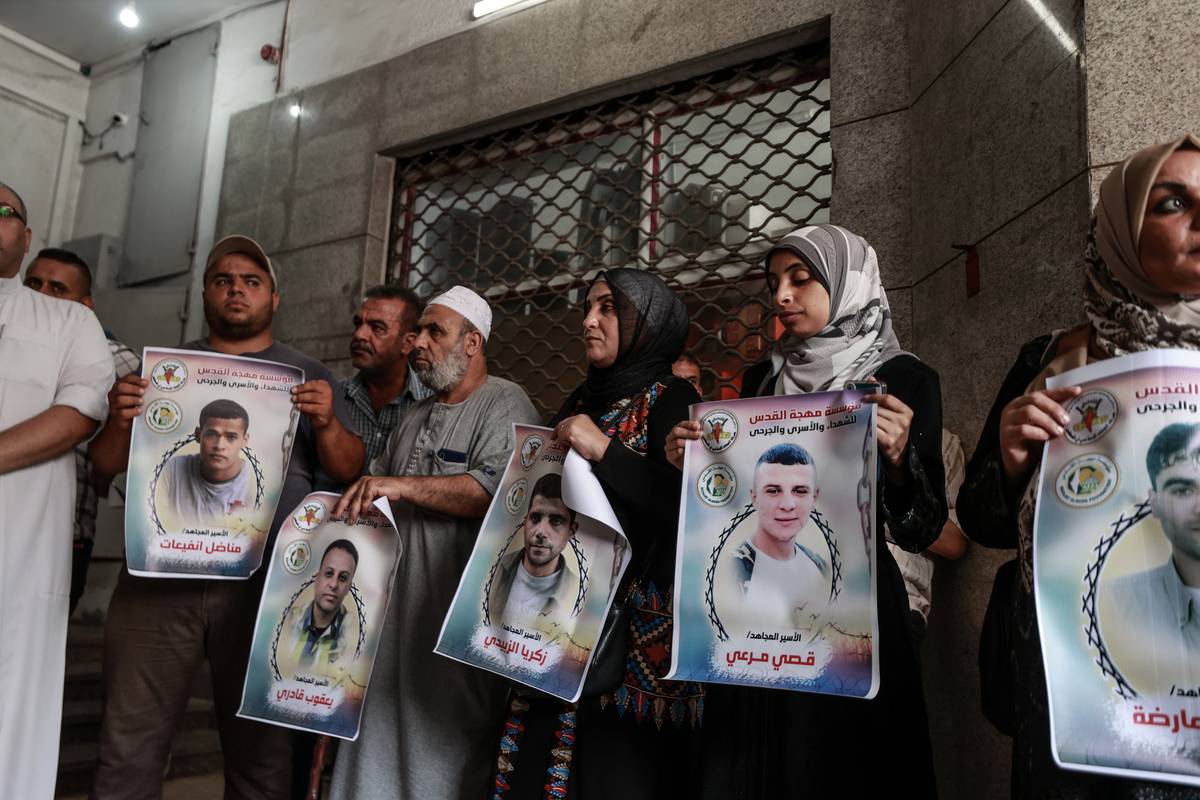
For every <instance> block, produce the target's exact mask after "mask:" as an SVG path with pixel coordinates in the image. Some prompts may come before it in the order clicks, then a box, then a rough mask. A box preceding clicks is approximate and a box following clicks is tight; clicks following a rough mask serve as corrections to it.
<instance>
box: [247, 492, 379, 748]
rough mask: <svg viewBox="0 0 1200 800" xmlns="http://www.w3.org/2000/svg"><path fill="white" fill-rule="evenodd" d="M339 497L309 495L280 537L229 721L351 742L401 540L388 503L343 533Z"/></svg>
mask: <svg viewBox="0 0 1200 800" xmlns="http://www.w3.org/2000/svg"><path fill="white" fill-rule="evenodd" d="M338 498H339V495H336V494H328V493H326V492H314V493H312V494H310V495H308V496H307V497H305V498H304V501H303V502H302V503H300V505H299V506H298V507H297V508H296V509H295V510H294V511H292V513H291V515H290V516H289V517H288V519H287V520H286V521H285V522H284V523H283V527H282V528H281V529H280V531H279V539H278V541H277V542H276V544H275V549H274V554H273V555H272V557H271V562H270V565H269V566H268V569H267V582H266V586H265V588H264V589H263V595H262V601H261V602H260V604H259V607H258V620H257V622H256V623H255V626H254V643H253V644H252V645H251V647H250V663H249V664H248V666H247V668H246V684H245V688H244V690H243V692H242V705H241V708H240V709H239V710H238V716H241V717H246V718H248V719H256V720H260V721H262V722H269V723H272V724H275V725H282V726H284V727H288V728H299V729H301V730H307V731H312V732H314V733H321V734H328V735H330V736H338V737H340V738H342V739H355V738H357V737H358V726H359V720H360V718H361V716H362V706H363V700H364V699H365V697H366V693H367V683H368V681H369V679H370V677H371V667H372V666H373V665H374V663H375V652H376V649H377V648H378V646H379V636H380V633H381V631H382V626H383V621H384V619H385V618H386V616H387V608H388V603H389V601H390V598H391V594H392V585H393V583H394V581H395V577H396V565H397V564H398V563H399V561H400V537H399V534H398V533H397V532H396V524H395V521H394V520H393V518H392V510H391V507H390V505H389V504H388V502H387V500H384V499H381V500H377V501H376V502H375V507H376V508H377V509H378V511H374V512H372V513H370V514H366V515H363V516H361V517H359V519H358V522H356V523H355V524H354V525H350V524H349V523H347V521H346V520H345V518H339V519H334V518H331V517H330V513H331V512H332V510H333V508H334V506H336V505H337V501H338Z"/></svg>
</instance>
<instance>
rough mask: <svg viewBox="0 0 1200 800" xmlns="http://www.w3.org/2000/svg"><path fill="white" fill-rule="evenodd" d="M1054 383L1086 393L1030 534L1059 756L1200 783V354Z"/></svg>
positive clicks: (1125, 772)
mask: <svg viewBox="0 0 1200 800" xmlns="http://www.w3.org/2000/svg"><path fill="white" fill-rule="evenodd" d="M1048 385H1049V387H1050V388H1057V387H1061V386H1079V387H1080V388H1081V389H1082V392H1081V393H1080V394H1079V395H1078V396H1077V397H1075V398H1074V399H1072V400H1070V401H1069V402H1067V403H1066V404H1065V409H1066V411H1067V414H1068V417H1069V420H1068V423H1067V424H1066V425H1065V426H1063V427H1064V431H1063V435H1062V436H1059V437H1057V438H1055V439H1054V440H1053V441H1051V442H1049V443H1047V445H1046V447H1045V451H1044V453H1043V456H1042V468H1041V480H1040V482H1039V485H1038V496H1037V516H1036V518H1035V524H1034V535H1033V568H1034V572H1033V574H1034V590H1035V594H1036V599H1037V614H1038V623H1039V627H1040V631H1041V642H1042V653H1043V657H1044V659H1045V667H1046V678H1047V690H1048V692H1049V699H1050V732H1051V747H1052V749H1053V754H1054V758H1055V760H1056V761H1057V762H1058V763H1059V764H1060V765H1061V766H1063V767H1066V768H1069V769H1079V770H1085V771H1089V772H1099V773H1106V774H1110V775H1122V776H1127V777H1140V778H1145V779H1149V780H1159V781H1176V782H1180V783H1189V784H1193V785H1197V786H1200V354H1197V353H1190V352H1183V351H1178V350H1160V351H1154V352H1148V353H1138V354H1135V355H1130V356H1124V357H1121V358H1114V359H1110V360H1107V361H1102V362H1097V363H1095V364H1091V365H1089V366H1086V367H1082V368H1080V369H1076V370H1072V371H1070V372H1065V373H1063V374H1061V375H1058V376H1055V377H1053V378H1051V379H1050V380H1049V381H1048Z"/></svg>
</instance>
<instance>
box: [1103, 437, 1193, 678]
mask: <svg viewBox="0 0 1200 800" xmlns="http://www.w3.org/2000/svg"><path fill="white" fill-rule="evenodd" d="M1146 470H1147V472H1148V473H1149V477H1150V491H1149V495H1148V498H1149V501H1150V513H1151V514H1152V515H1153V516H1154V518H1155V519H1157V520H1158V522H1159V524H1160V525H1161V527H1162V532H1163V535H1164V536H1165V537H1166V539H1167V542H1168V543H1169V544H1170V546H1171V556H1170V558H1168V559H1167V560H1166V561H1165V562H1163V563H1161V564H1158V565H1155V566H1152V567H1150V568H1149V569H1145V570H1141V571H1139V572H1133V573H1130V574H1128V575H1123V576H1121V577H1119V578H1115V579H1113V580H1112V581H1110V582H1109V586H1108V599H1109V603H1108V604H1107V608H1106V613H1105V615H1104V618H1105V619H1106V620H1110V621H1111V622H1114V623H1116V625H1117V626H1118V627H1119V628H1120V630H1112V629H1111V628H1110V629H1109V630H1108V631H1104V633H1105V638H1106V640H1110V641H1109V643H1110V644H1111V643H1112V641H1120V640H1124V641H1131V642H1134V643H1135V645H1136V647H1135V648H1134V647H1121V648H1119V649H1120V650H1121V651H1127V650H1133V649H1136V651H1137V652H1136V655H1135V654H1133V653H1129V654H1126V655H1124V656H1123V657H1122V656H1121V655H1120V654H1114V655H1113V658H1114V660H1115V661H1116V662H1117V666H1118V667H1120V668H1121V669H1122V671H1125V672H1128V673H1129V674H1128V675H1126V677H1127V678H1128V679H1130V680H1131V681H1133V683H1134V686H1135V688H1138V679H1139V678H1141V679H1142V682H1143V683H1144V682H1145V680H1146V679H1147V678H1148V677H1149V676H1150V675H1151V674H1154V675H1156V676H1157V680H1156V681H1155V682H1156V683H1158V684H1160V685H1159V686H1157V687H1154V688H1157V689H1160V690H1162V691H1166V689H1167V687H1168V686H1170V685H1171V684H1175V685H1177V686H1181V687H1182V686H1185V685H1188V684H1189V683H1191V684H1193V685H1192V686H1190V687H1189V688H1195V686H1194V684H1195V683H1196V682H1200V423H1195V422H1176V423H1173V424H1171V425H1167V426H1166V427H1165V428H1163V429H1162V430H1160V431H1159V432H1158V434H1157V435H1155V437H1154V439H1153V440H1152V441H1151V443H1150V447H1149V449H1148V450H1147V452H1146ZM1102 630H1103V628H1102ZM1110 634H1111V635H1110ZM1138 661H1141V662H1144V663H1141V664H1139V663H1138ZM1151 662H1152V663H1151ZM1141 688H1142V690H1143V691H1145V690H1146V688H1147V687H1145V686H1144V685H1143V686H1142V687H1141Z"/></svg>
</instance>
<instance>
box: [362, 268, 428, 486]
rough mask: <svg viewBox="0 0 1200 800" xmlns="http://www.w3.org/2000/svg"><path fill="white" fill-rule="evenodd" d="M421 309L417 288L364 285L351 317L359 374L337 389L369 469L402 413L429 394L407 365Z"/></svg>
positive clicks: (393, 285)
mask: <svg viewBox="0 0 1200 800" xmlns="http://www.w3.org/2000/svg"><path fill="white" fill-rule="evenodd" d="M421 311H422V305H421V300H420V298H419V297H417V294H416V292H414V291H413V290H412V289H407V288H405V287H403V286H399V285H397V284H392V283H388V284H384V285H382V286H374V287H372V288H370V289H368V290H367V292H366V294H365V295H364V296H363V301H362V303H361V304H360V305H359V307H358V313H356V314H355V315H354V335H353V337H352V338H351V339H350V361H351V363H352V364H353V365H354V368H355V369H357V370H358V374H357V375H355V376H354V377H353V378H350V379H349V380H347V381H342V384H341V386H340V387H339V388H340V391H341V392H342V393H343V394H344V395H345V397H346V403H347V405H348V406H349V407H350V414H351V418H352V419H353V420H354V425H355V427H356V428H358V433H359V435H360V436H362V440H363V445H364V446H365V447H366V449H367V460H366V465H367V467H368V468H370V466H371V462H373V461H374V460H375V458H376V457H377V456H378V455H379V454H380V453H382V452H383V448H384V447H385V446H386V445H387V441H388V437H389V436H391V435H392V431H394V430H396V426H397V425H399V424H400V419H401V418H402V417H403V416H404V412H406V411H408V409H409V408H410V407H411V406H412V405H414V404H415V403H418V402H420V401H421V400H424V399H425V398H426V397H429V396H430V395H431V394H433V392H431V391H430V390H429V389H427V388H426V387H425V384H423V383H421V381H420V380H418V379H417V375H416V372H415V370H410V369H409V368H408V357H409V353H411V352H412V349H413V343H414V342H415V341H416V339H417V320H418V319H419V318H420V316H421Z"/></svg>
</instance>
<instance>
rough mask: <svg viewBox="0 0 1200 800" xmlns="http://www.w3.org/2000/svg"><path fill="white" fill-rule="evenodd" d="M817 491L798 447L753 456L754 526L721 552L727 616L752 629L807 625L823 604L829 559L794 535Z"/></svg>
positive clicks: (809, 461) (807, 457)
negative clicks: (731, 605)
mask: <svg viewBox="0 0 1200 800" xmlns="http://www.w3.org/2000/svg"><path fill="white" fill-rule="evenodd" d="M819 494H820V488H819V487H818V485H817V465H816V462H815V461H814V460H813V457H812V455H811V454H810V453H809V452H808V451H807V450H805V449H804V448H803V447H800V446H799V445H795V444H777V445H775V446H773V447H771V448H769V449H767V450H766V451H764V452H763V454H762V455H760V456H759V457H758V461H757V462H756V463H755V465H754V482H753V485H752V487H751V489H750V503H751V505H753V506H754V511H755V513H754V515H753V516H751V517H750V521H752V522H753V523H754V526H755V528H754V532H753V533H751V534H750V536H749V537H747V538H746V539H745V540H744V541H742V542H741V544H739V545H738V546H737V547H735V548H734V549H733V551H732V552H731V553H730V554H729V555H728V556H726V557H725V560H726V565H725V569H724V574H725V575H726V576H727V580H726V588H727V592H726V594H727V595H728V594H732V595H733V596H734V597H735V598H736V602H737V603H738V607H737V610H736V612H735V614H734V615H731V620H730V621H731V622H732V621H733V619H732V618H733V617H735V618H736V619H737V622H738V626H740V627H745V626H750V627H751V628H752V629H755V630H758V629H761V630H771V629H778V628H788V629H800V628H808V627H810V626H811V622H812V618H813V615H814V614H818V613H820V612H821V611H823V610H824V608H825V606H826V604H827V603H828V598H829V580H830V578H829V565H828V563H827V562H826V560H825V559H824V558H822V557H821V556H820V555H818V554H817V553H816V552H814V551H813V550H812V549H811V548H809V547H807V546H805V545H804V544H801V542H799V541H798V539H799V537H800V534H801V532H802V531H804V529H805V527H806V526H807V525H808V522H809V515H810V514H811V513H812V510H813V508H814V506H815V505H816V502H817V497H818V495H819ZM730 584H732V587H730ZM741 633H742V632H740V631H739V632H736V633H735V634H734V635H740V634H741Z"/></svg>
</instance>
